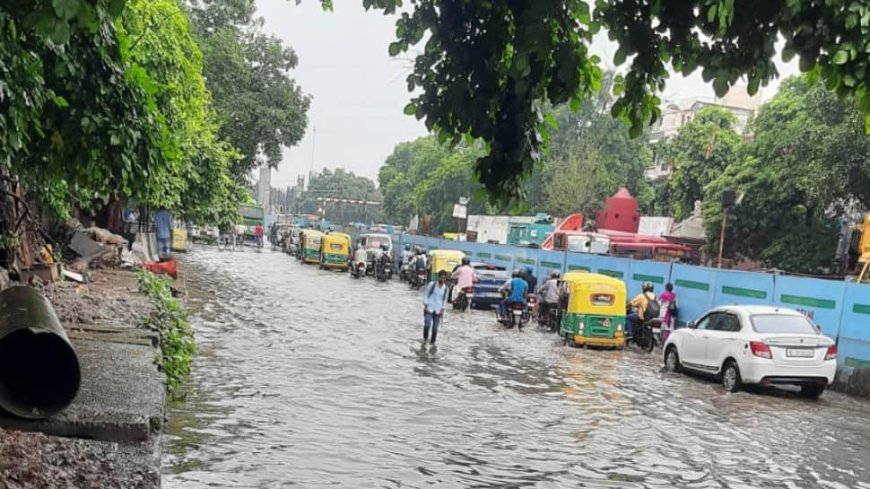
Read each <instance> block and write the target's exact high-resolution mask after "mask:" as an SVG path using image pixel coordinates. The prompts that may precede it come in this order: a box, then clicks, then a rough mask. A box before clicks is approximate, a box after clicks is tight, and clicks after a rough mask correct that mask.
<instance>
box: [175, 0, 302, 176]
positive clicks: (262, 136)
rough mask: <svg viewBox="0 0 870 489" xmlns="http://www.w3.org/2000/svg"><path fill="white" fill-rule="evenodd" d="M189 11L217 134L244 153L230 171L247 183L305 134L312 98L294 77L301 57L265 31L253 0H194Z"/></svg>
mask: <svg viewBox="0 0 870 489" xmlns="http://www.w3.org/2000/svg"><path fill="white" fill-rule="evenodd" d="M190 12H191V19H192V20H193V26H194V33H195V35H196V38H197V40H198V41H199V45H200V47H201V49H202V52H203V58H204V70H203V74H204V76H205V79H206V85H207V86H208V89H209V91H210V92H211V94H212V97H213V100H214V106H215V110H216V112H217V115H218V117H219V120H220V122H221V127H220V131H219V134H220V136H221V137H222V138H224V139H226V140H227V141H229V142H230V143H232V145H233V147H235V148H236V149H237V150H238V151H239V153H240V154H241V157H240V158H239V159H238V160H237V161H235V162H234V164H233V166H232V174H233V175H234V176H235V177H236V179H237V180H238V181H239V182H242V183H243V182H244V180H245V178H246V177H247V176H248V175H249V174H250V173H251V171H252V170H254V169H255V168H258V167H260V166H261V165H263V164H268V165H269V166H272V167H275V166H277V165H278V163H280V162H281V158H282V150H283V148H284V147H290V146H294V145H296V144H297V143H298V142H299V141H300V140H301V139H302V137H303V136H304V134H305V128H306V126H307V124H308V118H307V115H306V114H307V112H308V107H309V104H310V99H309V97H308V96H306V95H304V94H303V93H302V90H301V88H300V87H299V86H298V85H297V84H296V82H295V80H293V78H291V76H290V72H291V71H292V70H293V69H294V68H296V64H297V63H298V58H297V57H296V53H295V52H294V51H293V50H292V49H291V48H289V47H286V46H284V44H283V42H282V41H281V40H280V39H279V38H277V37H275V36H270V35H266V34H264V33H263V32H262V29H261V27H262V19H258V18H256V17H255V13H256V6H255V4H254V2H253V0H222V1H215V2H202V1H198V0H194V1H191V2H190Z"/></svg>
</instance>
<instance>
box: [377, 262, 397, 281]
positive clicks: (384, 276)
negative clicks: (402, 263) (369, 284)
mask: <svg viewBox="0 0 870 489" xmlns="http://www.w3.org/2000/svg"><path fill="white" fill-rule="evenodd" d="M392 276H393V265H392V264H390V259H389V258H379V259H378V261H377V263H376V264H375V278H377V279H378V282H386V281H387V280H389V279H390V277H392Z"/></svg>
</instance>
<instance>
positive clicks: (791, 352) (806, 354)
mask: <svg viewBox="0 0 870 489" xmlns="http://www.w3.org/2000/svg"><path fill="white" fill-rule="evenodd" d="M785 356H787V357H797V358H812V357H814V356H816V351H815V350H808V349H806V348H801V349H796V348H789V349H787V350H785Z"/></svg>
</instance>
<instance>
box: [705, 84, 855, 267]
mask: <svg viewBox="0 0 870 489" xmlns="http://www.w3.org/2000/svg"><path fill="white" fill-rule="evenodd" d="M752 129H753V133H754V138H753V140H752V142H751V143H750V144H749V145H748V147H747V152H748V154H749V157H748V158H746V159H745V160H744V161H741V162H739V163H736V164H734V165H731V166H730V167H729V168H728V169H727V170H725V171H724V172H723V174H722V175H720V176H719V177H718V178H716V179H714V180H713V181H712V182H711V183H710V184H709V185H708V186H707V188H706V189H705V195H706V197H707V198H706V199H705V208H704V217H705V222H707V224H708V226H709V227H708V234H709V235H710V237H711V238H713V237H714V236H718V232H719V231H718V230H719V226H720V224H721V220H720V215H721V209H720V206H719V195H721V192H722V190H724V189H726V188H730V189H734V190H737V191H739V192H745V197H744V200H743V202H742V203H741V204H740V205H739V206H737V207H736V208H735V209H733V210H732V211H731V214H730V217H729V222H728V231H727V236H728V238H727V240H726V245H727V246H726V251H727V252H728V253H729V254H732V255H743V256H749V257H751V258H755V259H761V260H764V261H765V262H766V263H768V264H769V265H770V266H773V267H777V268H782V269H786V270H789V271H796V272H808V273H815V272H818V271H820V270H824V269H827V268H829V267H830V266H831V265H832V261H833V256H834V248H835V245H836V243H837V239H838V227H837V219H838V217H840V216H841V215H842V212H843V207H844V205H845V204H848V203H850V202H859V203H861V204H862V205H863V206H865V207H866V206H867V205H868V203H870V202H868V200H867V197H868V194H867V190H866V183H867V182H868V181H870V137H868V136H867V135H866V134H865V133H864V121H863V115H862V113H861V112H860V110H859V109H858V107H857V103H856V101H855V99H854V98H846V99H843V100H840V99H838V98H837V97H836V96H835V95H834V94H832V93H831V92H829V91H827V90H826V89H825V88H824V87H822V86H820V85H819V84H818V83H812V80H811V79H810V78H809V77H806V76H803V77H793V78H789V79H787V80H785V81H784V82H783V83H782V85H781V88H780V91H779V92H778V93H777V95H776V96H775V97H774V98H773V99H772V100H771V101H770V102H769V103H767V104H765V105H764V106H763V107H762V108H761V110H760V111H759V114H758V116H757V117H756V119H755V120H754V121H753V123H752ZM716 242H718V240H716Z"/></svg>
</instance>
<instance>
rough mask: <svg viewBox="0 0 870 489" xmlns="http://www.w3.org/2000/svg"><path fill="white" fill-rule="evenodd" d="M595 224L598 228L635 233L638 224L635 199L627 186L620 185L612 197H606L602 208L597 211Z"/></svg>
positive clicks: (638, 218) (638, 217)
mask: <svg viewBox="0 0 870 489" xmlns="http://www.w3.org/2000/svg"><path fill="white" fill-rule="evenodd" d="M595 225H596V227H597V228H598V229H612V230H614V231H622V232H626V233H637V230H638V227H639V226H640V215H639V214H638V212H637V200H635V198H634V197H632V196H631V193H630V192H629V191H628V189H627V188H625V187H620V188H619V190H617V191H616V193H615V194H613V196H612V197H608V198H607V201H606V202H605V203H604V209H602V210H601V211H599V212H598V216H597V218H596V220H595Z"/></svg>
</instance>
